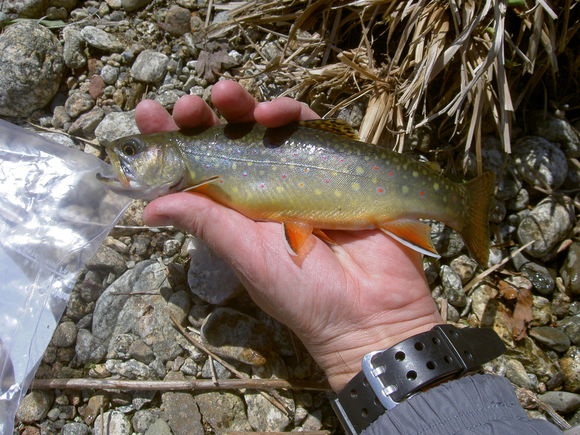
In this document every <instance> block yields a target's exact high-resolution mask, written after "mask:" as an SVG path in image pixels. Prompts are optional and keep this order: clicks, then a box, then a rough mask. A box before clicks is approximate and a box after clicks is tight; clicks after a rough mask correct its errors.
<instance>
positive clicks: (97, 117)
mask: <svg viewBox="0 0 580 435" xmlns="http://www.w3.org/2000/svg"><path fill="white" fill-rule="evenodd" d="M104 117H105V111H104V110H103V109H102V108H100V107H94V108H93V109H92V110H91V111H89V112H87V113H83V114H82V115H81V116H79V117H78V118H77V119H76V120H75V121H74V122H73V123H72V124H71V125H70V127H69V128H68V133H69V134H72V135H73V136H77V137H84V138H85V139H94V137H95V129H96V128H97V127H98V125H99V123H100V122H101V121H102V120H103V118H104Z"/></svg>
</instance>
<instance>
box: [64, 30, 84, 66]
mask: <svg viewBox="0 0 580 435" xmlns="http://www.w3.org/2000/svg"><path fill="white" fill-rule="evenodd" d="M62 38H63V41H64V44H63V51H62V56H63V59H64V63H65V65H66V66H67V67H69V68H71V69H80V68H84V67H85V66H86V64H87V58H86V56H85V54H84V52H85V46H86V43H85V40H84V39H83V37H82V36H81V32H80V31H79V30H78V29H76V28H74V27H73V26H66V27H65V28H64V29H63V30H62Z"/></svg>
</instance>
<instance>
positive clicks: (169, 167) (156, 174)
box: [97, 134, 188, 199]
mask: <svg viewBox="0 0 580 435" xmlns="http://www.w3.org/2000/svg"><path fill="white" fill-rule="evenodd" d="M106 151H107V155H108V156H109V159H110V160H111V165H112V167H113V171H114V176H112V177H108V176H105V175H103V174H98V175H97V177H98V178H99V179H100V180H101V181H102V182H104V183H105V184H107V185H108V186H109V187H110V188H111V189H112V190H114V191H116V192H118V193H121V194H124V195H127V196H131V197H133V198H140V199H154V198H157V197H159V196H163V195H165V194H167V193H171V192H177V191H180V190H183V188H184V187H185V186H186V185H187V182H188V171H187V167H186V165H185V162H184V160H183V157H182V155H181V153H180V151H179V149H178V147H177V146H175V145H174V144H173V143H171V141H168V140H167V137H164V136H163V135H162V134H154V135H133V136H127V137H123V138H120V139H117V140H115V141H113V142H111V143H110V144H109V145H108V146H107V147H106Z"/></svg>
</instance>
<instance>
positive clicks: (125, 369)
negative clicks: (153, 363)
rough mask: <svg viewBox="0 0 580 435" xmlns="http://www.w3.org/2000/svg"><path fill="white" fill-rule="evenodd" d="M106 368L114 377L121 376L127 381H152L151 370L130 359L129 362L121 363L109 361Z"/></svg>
mask: <svg viewBox="0 0 580 435" xmlns="http://www.w3.org/2000/svg"><path fill="white" fill-rule="evenodd" d="M105 368H106V369H107V370H108V371H109V372H111V374H113V375H118V376H121V377H122V378H125V379H151V378H154V376H151V370H149V367H147V365H146V364H144V363H142V362H140V361H137V360H134V359H130V360H128V361H119V360H115V359H109V360H107V361H106V362H105Z"/></svg>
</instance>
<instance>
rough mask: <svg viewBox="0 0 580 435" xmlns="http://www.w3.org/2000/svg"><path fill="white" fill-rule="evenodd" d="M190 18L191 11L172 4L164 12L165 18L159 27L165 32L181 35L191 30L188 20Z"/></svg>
mask: <svg viewBox="0 0 580 435" xmlns="http://www.w3.org/2000/svg"><path fill="white" fill-rule="evenodd" d="M190 20H191V12H190V11H189V10H187V9H185V8H182V7H180V6H177V5H172V6H170V7H169V9H168V10H167V13H166V14H165V19H164V20H163V23H161V24H160V27H161V28H162V29H163V30H165V31H166V32H168V33H170V34H172V35H176V36H181V35H184V34H186V33H187V32H189V31H190V30H191V28H190V25H189V22H190Z"/></svg>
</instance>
